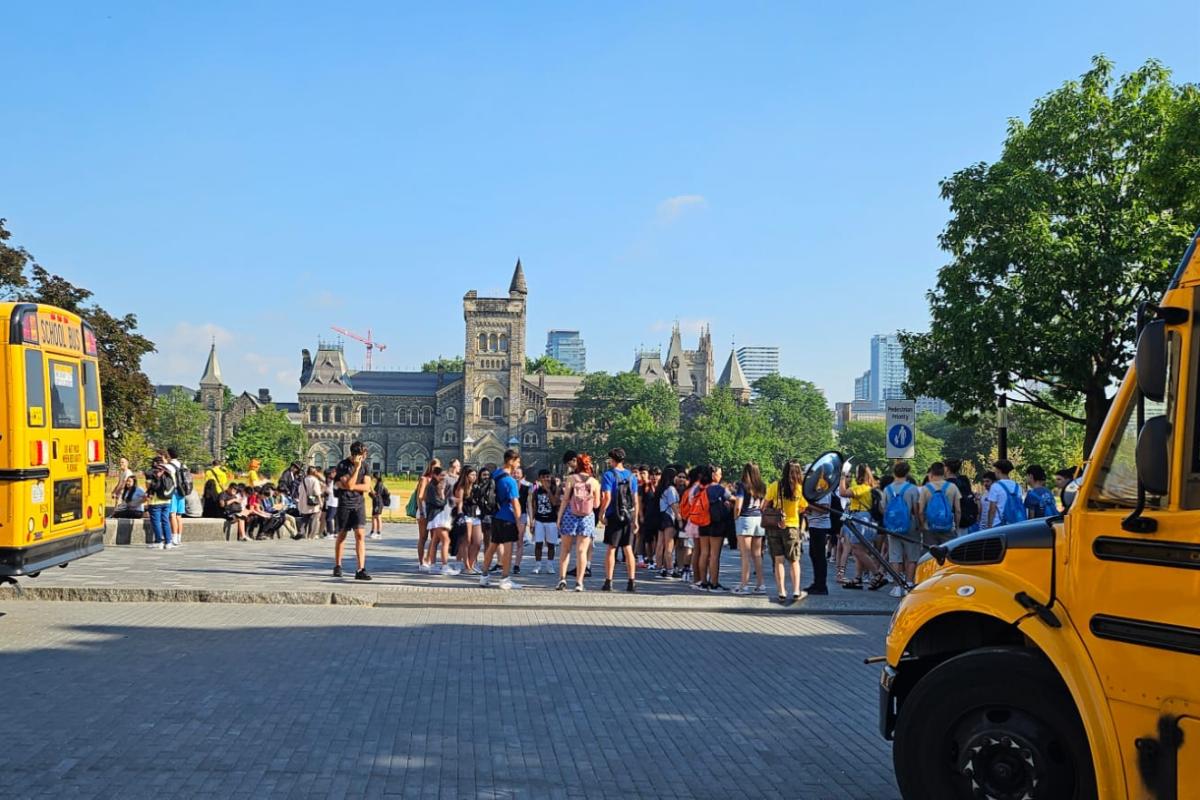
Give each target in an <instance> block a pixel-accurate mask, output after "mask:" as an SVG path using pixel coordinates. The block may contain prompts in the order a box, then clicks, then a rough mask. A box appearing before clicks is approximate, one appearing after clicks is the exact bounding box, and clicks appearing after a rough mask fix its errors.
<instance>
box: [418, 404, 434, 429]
mask: <svg viewBox="0 0 1200 800" xmlns="http://www.w3.org/2000/svg"><path fill="white" fill-rule="evenodd" d="M421 424H422V425H432V424H433V409H432V408H430V407H429V406H425V407H424V408H422V409H421Z"/></svg>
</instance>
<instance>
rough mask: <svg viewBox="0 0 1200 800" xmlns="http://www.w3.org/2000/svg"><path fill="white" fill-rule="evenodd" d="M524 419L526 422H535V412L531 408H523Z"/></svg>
mask: <svg viewBox="0 0 1200 800" xmlns="http://www.w3.org/2000/svg"><path fill="white" fill-rule="evenodd" d="M525 421H526V422H537V412H536V411H534V410H533V409H532V408H527V409H525Z"/></svg>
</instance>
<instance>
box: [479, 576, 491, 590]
mask: <svg viewBox="0 0 1200 800" xmlns="http://www.w3.org/2000/svg"><path fill="white" fill-rule="evenodd" d="M479 585H480V586H482V587H483V588H485V589H486V588H487V587H489V586H491V585H492V579H491V578H489V577H488V574H487V573H486V572H485V573H483V574H482V575H480V576H479Z"/></svg>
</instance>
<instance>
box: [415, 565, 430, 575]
mask: <svg viewBox="0 0 1200 800" xmlns="http://www.w3.org/2000/svg"><path fill="white" fill-rule="evenodd" d="M417 572H424V573H427V574H428V572H429V565H428V564H418V565H417Z"/></svg>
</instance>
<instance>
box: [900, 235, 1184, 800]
mask: <svg viewBox="0 0 1200 800" xmlns="http://www.w3.org/2000/svg"><path fill="white" fill-rule="evenodd" d="M1139 316H1140V319H1139V322H1138V325H1139V328H1140V332H1139V336H1138V344H1137V351H1136V354H1135V357H1134V363H1133V364H1132V365H1131V366H1130V368H1129V371H1128V372H1127V373H1126V377H1125V379H1124V381H1123V382H1122V384H1121V386H1120V388H1119V390H1118V391H1117V393H1116V396H1115V398H1114V400H1113V403H1112V407H1111V410H1110V412H1109V415H1108V418H1107V420H1106V421H1105V423H1104V427H1103V430H1102V432H1101V433H1100V436H1099V439H1098V441H1097V442H1096V445H1095V447H1094V449H1093V451H1092V453H1091V454H1090V457H1089V459H1088V462H1087V464H1086V467H1085V472H1084V478H1083V481H1082V484H1081V485H1080V487H1079V490H1078V494H1077V495H1076V498H1075V500H1074V502H1073V503H1072V504H1071V507H1070V509H1069V511H1068V512H1067V513H1066V514H1064V515H1063V516H1062V517H1059V518H1053V519H1050V520H1045V519H1036V520H1029V521H1027V522H1024V523H1019V524H1014V525H1009V526H1005V527H1001V528H997V529H992V530H988V531H981V532H979V533H975V534H972V535H969V536H965V537H961V538H958V539H955V540H952V541H951V542H950V543H948V544H947V545H945V546H944V547H939V548H933V549H932V550H931V552H930V554H929V555H927V556H925V558H924V559H923V560H922V562H921V563H920V565H919V567H918V576H917V577H918V578H919V583H918V585H917V587H916V588H915V589H914V590H913V591H912V592H911V593H910V594H908V595H907V596H906V597H905V598H904V600H903V601H902V602H901V604H900V606H899V608H898V609H897V611H896V613H895V615H894V616H893V618H892V622H891V626H890V628H889V631H888V639H887V664H886V666H885V668H884V672H883V677H882V681H881V685H880V726H881V729H882V733H883V734H884V736H886V737H891V738H894V742H895V744H894V748H893V756H894V764H895V769H896V775H897V779H898V781H899V784H900V788H901V791H902V793H903V795H904V797H905V798H910V799H911V798H959V797H963V798H967V797H970V798H976V797H988V798H996V800H1007V798H1030V800H1036V798H1055V800H1058V798H1088V797H1099V798H1157V799H1158V800H1163V799H1164V798H1181V799H1182V798H1195V797H1200V247H1198V246H1197V241H1196V240H1193V242H1192V245H1191V247H1190V248H1189V249H1188V251H1187V253H1186V254H1185V256H1184V258H1183V261H1182V262H1181V263H1180V266H1179V269H1178V270H1177V272H1176V274H1175V276H1174V278H1173V279H1172V281H1171V283H1170V285H1169V287H1168V289H1167V291H1166V293H1165V294H1164V296H1163V298H1162V300H1161V301H1160V302H1159V304H1158V305H1157V306H1149V307H1147V308H1145V309H1144V310H1143V311H1142V313H1141V314H1140V315H1139ZM1083 355H1084V354H1081V357H1083Z"/></svg>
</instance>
